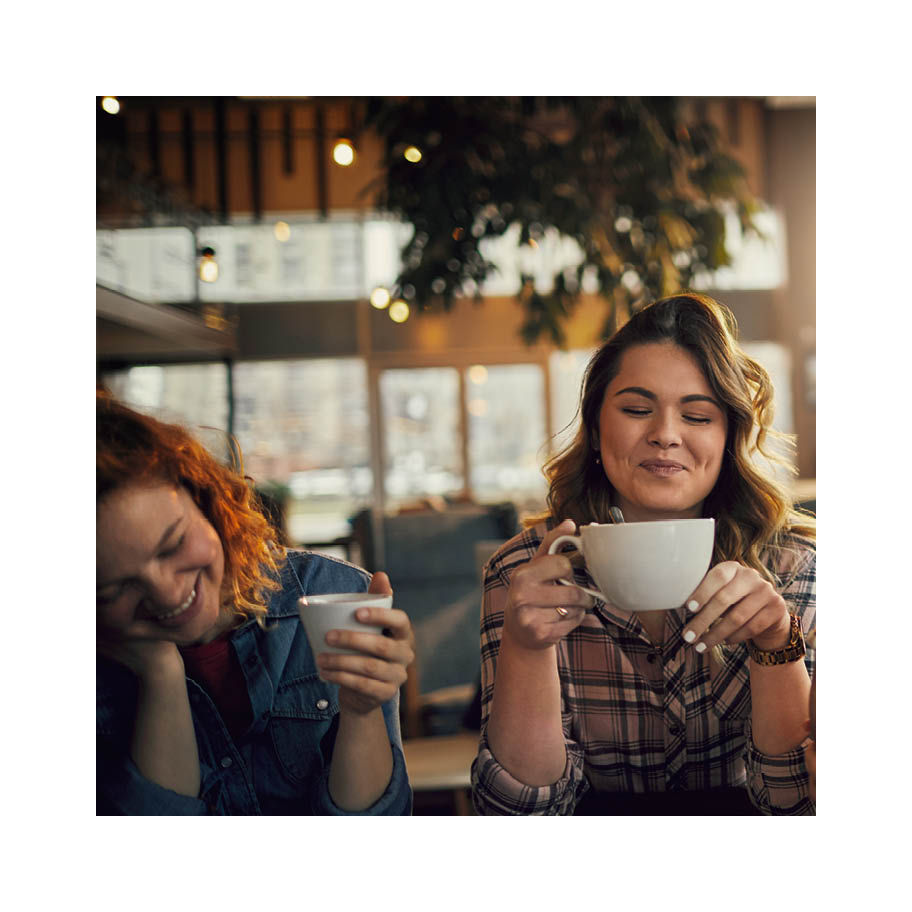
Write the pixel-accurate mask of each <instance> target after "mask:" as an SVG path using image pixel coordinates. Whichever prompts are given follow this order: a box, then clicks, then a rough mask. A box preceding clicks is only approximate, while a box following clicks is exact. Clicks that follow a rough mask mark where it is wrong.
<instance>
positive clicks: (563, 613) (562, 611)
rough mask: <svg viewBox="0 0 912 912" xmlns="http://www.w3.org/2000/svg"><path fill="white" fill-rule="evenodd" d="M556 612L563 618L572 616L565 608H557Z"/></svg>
mask: <svg viewBox="0 0 912 912" xmlns="http://www.w3.org/2000/svg"><path fill="white" fill-rule="evenodd" d="M554 610H555V611H556V612H557V613H558V614H559V615H560V616H561V617H562V618H565V617H566V616H567V615H568V614H570V612H569V611H567V609H566V608H563V607H558V608H555V609H554Z"/></svg>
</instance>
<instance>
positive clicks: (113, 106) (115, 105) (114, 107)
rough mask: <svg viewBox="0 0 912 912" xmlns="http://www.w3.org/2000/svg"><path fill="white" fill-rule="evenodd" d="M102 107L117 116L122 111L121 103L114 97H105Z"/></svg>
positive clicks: (102, 100)
mask: <svg viewBox="0 0 912 912" xmlns="http://www.w3.org/2000/svg"><path fill="white" fill-rule="evenodd" d="M101 107H102V110H104V111H107V112H108V114H117V112H118V111H120V102H119V101H118V100H117V99H116V98H115V97H114V96H113V95H105V96H104V97H103V98H102V99H101Z"/></svg>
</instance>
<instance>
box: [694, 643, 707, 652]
mask: <svg viewBox="0 0 912 912" xmlns="http://www.w3.org/2000/svg"><path fill="white" fill-rule="evenodd" d="M694 649H695V650H696V651H697V652H703V651H704V650H705V649H706V643H697V645H696V646H694Z"/></svg>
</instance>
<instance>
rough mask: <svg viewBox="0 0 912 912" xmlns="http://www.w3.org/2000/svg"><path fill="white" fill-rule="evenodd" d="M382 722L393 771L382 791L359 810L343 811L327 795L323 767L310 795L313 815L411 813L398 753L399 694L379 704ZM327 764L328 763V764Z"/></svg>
mask: <svg viewBox="0 0 912 912" xmlns="http://www.w3.org/2000/svg"><path fill="white" fill-rule="evenodd" d="M383 721H384V722H385V723H386V730H387V732H388V733H389V738H390V748H391V749H392V752H393V773H392V775H391V776H390V781H389V784H388V785H387V787H386V791H385V792H384V793H383V794H382V795H381V796H380V797H379V798H378V799H377V800H376V802H374V804H372V805H371V806H370V807H369V808H366V809H365V810H363V811H345V810H342V808H340V807H338V806H337V805H336V804H335V803H334V802H333V800H332V798H331V797H330V794H329V770H330V767H329V766H327V767H326V768H325V769H324V770H323V773H322V775H321V776H320V782H319V785H318V787H317V791H316V794H315V795H314V798H313V811H314V813H315V814H326V815H333V816H352V817H354V816H365V815H371V816H382V815H385V816H393V817H396V816H398V817H408V816H410V815H411V813H412V788H411V786H410V785H409V780H408V772H407V771H406V768H405V757H404V756H403V753H402V736H401V734H400V729H399V694H398V693H397V694H396V696H395V697H393V699H392V700H388V701H387V702H386V703H384V704H383ZM330 765H331V764H330Z"/></svg>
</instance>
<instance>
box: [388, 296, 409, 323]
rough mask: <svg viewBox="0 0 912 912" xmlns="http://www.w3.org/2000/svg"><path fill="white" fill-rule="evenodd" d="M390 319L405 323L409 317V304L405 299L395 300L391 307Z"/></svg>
mask: <svg viewBox="0 0 912 912" xmlns="http://www.w3.org/2000/svg"><path fill="white" fill-rule="evenodd" d="M389 315H390V319H391V320H392V321H393V322H394V323H405V321H406V320H407V319H408V318H409V306H408V304H406V303H405V301H403V300H401V299H400V300H398V301H393V303H392V304H391V305H390V309H389Z"/></svg>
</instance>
